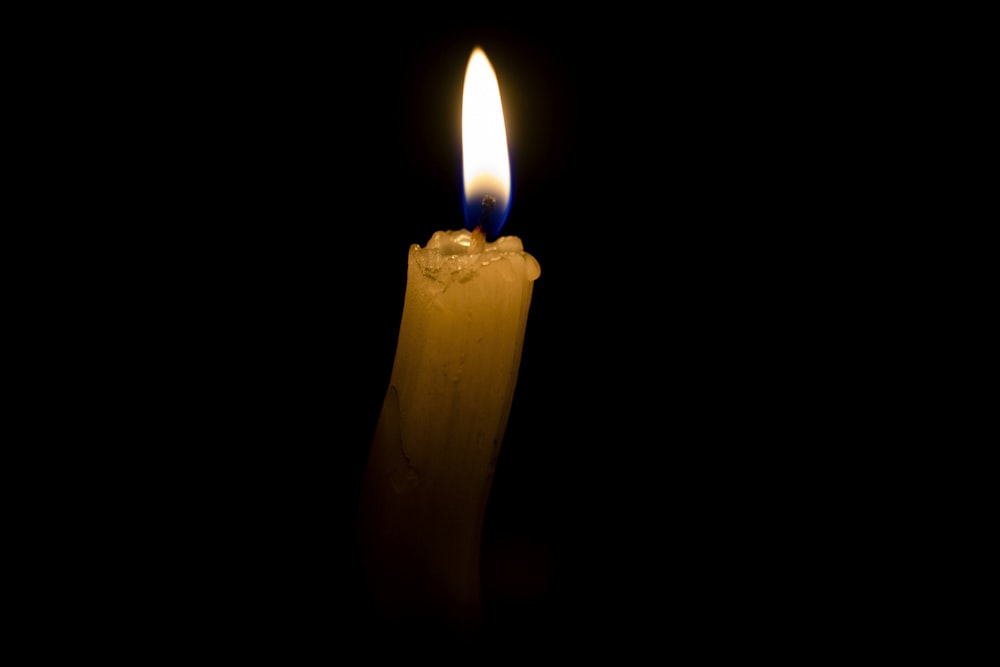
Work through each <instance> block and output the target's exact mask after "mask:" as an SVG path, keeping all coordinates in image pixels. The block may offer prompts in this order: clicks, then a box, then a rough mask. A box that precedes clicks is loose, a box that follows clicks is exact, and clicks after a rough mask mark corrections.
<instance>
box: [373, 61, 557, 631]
mask: <svg viewBox="0 0 1000 667" xmlns="http://www.w3.org/2000/svg"><path fill="white" fill-rule="evenodd" d="M462 151H463V153H462V155H463V199H464V201H465V221H466V222H465V228H463V229H455V230H451V231H438V232H435V233H434V234H433V236H432V237H431V238H430V240H429V241H428V242H427V244H426V246H425V247H420V246H419V245H417V244H414V245H411V246H410V249H409V257H408V268H407V279H406V293H405V297H404V302H403V315H402V321H401V323H400V329H399V338H398V342H397V347H396V355H395V360H394V362H393V367H392V374H391V378H390V382H389V387H388V389H387V391H386V394H385V400H384V403H383V406H382V410H381V413H380V415H379V419H378V423H377V425H376V428H375V435H374V438H373V440H372V443H371V449H370V452H369V459H368V465H367V468H366V471H365V478H364V482H363V490H362V497H361V523H360V527H361V543H362V547H363V552H362V556H363V558H364V562H365V566H366V572H367V575H368V578H369V583H370V585H371V586H370V592H371V599H372V602H373V606H374V611H375V612H376V613H377V614H379V615H381V616H384V617H385V618H389V619H397V620H404V619H406V620H411V619H419V620H421V621H424V622H429V623H435V624H437V623H443V624H446V626H447V627H449V628H459V629H472V628H475V627H477V626H478V625H479V623H480V622H481V598H480V587H479V582H480V579H479V553H480V540H481V537H482V527H483V519H484V513H485V509H486V503H487V499H488V496H489V490H490V485H491V483H492V479H493V472H494V469H495V466H496V462H497V456H498V454H499V451H500V446H501V443H502V441H503V436H504V430H505V428H506V424H507V417H508V414H509V411H510V407H511V401H512V399H513V396H514V388H515V385H516V382H517V374H518V367H519V364H520V359H521V348H522V344H523V340H524V334H525V326H526V322H527V317H528V308H529V304H530V301H531V293H532V287H533V283H534V281H535V279H536V278H538V276H539V275H540V267H539V265H538V262H537V261H536V260H535V258H534V257H532V256H531V255H530V254H528V253H527V252H525V251H524V249H523V247H522V244H521V241H520V239H518V238H517V237H514V236H498V233H499V231H500V228H501V227H502V225H503V223H504V222H505V220H506V218H507V213H508V211H509V208H510V198H511V197H510V195H511V188H510V166H509V160H508V155H507V139H506V128H505V125H504V118H503V107H502V104H501V100H500V90H499V84H498V81H497V78H496V74H495V72H494V70H493V67H492V65H491V64H490V62H489V60H488V59H487V57H486V54H485V52H483V50H482V49H481V48H479V47H476V48H475V49H474V50H473V52H472V55H471V56H470V58H469V61H468V65H467V67H466V73H465V84H464V91H463V99H462Z"/></svg>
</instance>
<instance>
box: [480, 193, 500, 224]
mask: <svg viewBox="0 0 1000 667" xmlns="http://www.w3.org/2000/svg"><path fill="white" fill-rule="evenodd" d="M496 203H497V198H496V197H494V196H493V195H483V210H482V212H480V214H479V227H486V226H487V223H489V221H490V215H491V214H492V213H493V206H494V205H495V204H496Z"/></svg>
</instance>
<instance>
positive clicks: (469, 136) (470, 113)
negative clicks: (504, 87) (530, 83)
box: [462, 46, 510, 239]
mask: <svg viewBox="0 0 1000 667" xmlns="http://www.w3.org/2000/svg"><path fill="white" fill-rule="evenodd" d="M462 166H463V177H464V178H463V188H464V193H465V220H466V227H468V228H469V229H474V228H475V227H477V226H478V225H480V224H482V226H483V231H484V232H485V233H486V236H487V237H488V238H491V239H492V238H493V237H495V236H496V235H497V233H498V232H499V231H500V227H502V226H503V223H504V222H505V221H506V220H507V211H508V210H509V208H510V161H509V159H508V157H507V128H506V125H505V124H504V120H503V105H502V104H501V103H500V84H499V83H498V82H497V76H496V72H494V71H493V65H491V64H490V61H489V59H488V58H487V57H486V53H485V52H484V51H483V50H482V49H481V48H480V47H478V46H477V47H476V48H475V49H473V51H472V55H471V56H470V57H469V64H468V66H467V67H466V70H465V88H464V90H463V94H462ZM484 198H489V199H488V201H490V202H491V204H490V205H488V206H487V207H485V208H484V206H483V200H484ZM493 200H495V203H492V201H493Z"/></svg>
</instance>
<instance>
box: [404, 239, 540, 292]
mask: <svg viewBox="0 0 1000 667" xmlns="http://www.w3.org/2000/svg"><path fill="white" fill-rule="evenodd" d="M511 255H519V256H522V257H523V258H524V259H525V260H526V262H527V264H528V266H529V269H528V276H527V277H528V279H529V280H534V279H536V278H537V277H538V276H539V275H540V274H541V267H540V266H539V265H538V261H537V260H536V259H535V258H534V257H532V256H531V255H530V254H528V253H526V252H525V251H524V246H523V245H522V244H521V239H519V238H518V237H516V236H501V237H499V238H497V239H496V240H495V241H485V240H484V239H483V237H482V234H481V233H477V232H476V231H468V230H465V229H457V230H451V231H439V232H434V235H433V236H431V239H430V241H428V242H427V245H426V246H425V247H423V248H421V247H420V246H419V245H418V244H416V243H414V244H413V245H412V246H410V258H411V261H415V262H417V264H418V265H419V266H420V268H421V269H422V270H423V271H424V273H427V274H432V275H433V274H437V273H439V272H440V271H442V270H444V271H447V272H450V273H460V274H462V275H461V276H459V277H460V278H468V277H471V276H472V275H473V274H474V273H475V272H476V271H477V270H478V269H479V267H481V266H489V265H490V264H492V263H493V262H496V261H499V260H502V259H505V258H508V257H510V256H511Z"/></svg>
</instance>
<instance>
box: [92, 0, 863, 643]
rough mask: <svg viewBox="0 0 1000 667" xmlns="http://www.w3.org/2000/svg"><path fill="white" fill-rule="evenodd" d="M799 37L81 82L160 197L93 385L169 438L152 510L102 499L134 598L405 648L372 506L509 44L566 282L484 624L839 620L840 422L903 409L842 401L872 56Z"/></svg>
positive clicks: (125, 259) (218, 22)
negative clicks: (405, 374) (469, 138)
mask: <svg viewBox="0 0 1000 667" xmlns="http://www.w3.org/2000/svg"><path fill="white" fill-rule="evenodd" d="M441 13H443V12H437V14H441ZM780 18H782V17H778V16H770V15H766V14H761V13H759V12H756V11H754V12H747V13H736V14H734V13H723V12H721V11H720V12H716V11H715V10H709V9H706V10H701V11H694V10H674V9H664V10H662V11H660V12H658V13H657V14H656V15H644V14H642V13H635V14H631V13H626V12H624V11H619V12H616V13H614V14H612V15H609V14H607V13H592V14H590V13H574V14H570V15H559V16H553V17H549V18H545V19H543V18H541V17H540V16H538V15H536V14H535V13H534V12H518V11H509V12H504V11H503V10H502V9H498V10H496V11H494V10H492V9H491V10H489V11H487V10H480V11H472V12H468V13H466V12H459V16H458V17H457V18H456V17H453V18H443V17H441V16H439V15H435V13H434V12H431V13H428V14H426V15H425V14H422V13H417V14H413V15H409V14H406V13H403V14H400V13H397V12H396V11H394V10H386V12H385V15H384V16H382V15H380V16H377V17H366V18H359V15H350V16H348V15H347V14H344V15H340V14H338V13H337V12H333V11H322V12H320V11H317V12H304V13H303V14H301V15H300V14H295V13H293V12H291V11H283V12H281V13H280V15H275V14H271V13H267V12H263V13H260V14H257V15H248V14H245V13H244V14H240V15H238V16H236V15H220V14H214V15H212V16H197V17H195V16H183V17H178V16H172V17H163V20H162V22H161V21H151V22H150V23H148V24H146V23H144V24H143V26H142V27H141V29H140V28H138V27H137V28H136V30H135V31H134V32H133V33H132V34H131V37H127V38H124V39H125V41H126V42H127V44H121V43H118V45H119V46H120V47H121V48H117V49H111V50H109V52H108V53H107V55H106V59H107V60H106V63H114V66H113V68H112V70H111V71H112V74H111V75H110V76H108V75H107V74H106V73H101V72H102V68H101V66H100V65H101V63H96V64H94V65H93V66H92V67H89V66H84V67H83V68H82V70H83V71H82V72H81V74H82V75H88V74H89V75H91V76H92V77H93V78H94V79H95V80H106V81H107V82H108V84H107V85H108V87H109V88H110V89H112V90H113V92H114V94H115V99H118V100H120V101H121V102H120V104H117V105H108V106H104V105H101V106H99V111H97V112H96V115H97V116H99V117H100V118H101V121H102V122H101V125H100V127H102V128H108V129H107V133H108V134H110V135H114V136H115V138H116V141H115V143H114V147H113V148H108V147H107V146H105V145H104V144H103V143H102V141H101V138H100V136H99V135H96V136H92V137H91V139H90V142H92V143H93V145H94V146H99V147H101V148H102V150H104V151H105V152H106V153H107V154H108V157H109V158H110V160H111V161H112V162H114V163H115V168H114V169H113V170H109V171H112V172H113V173H114V175H115V180H114V181H113V182H109V183H106V184H105V185H104V187H105V188H108V189H115V190H116V191H122V192H127V193H128V195H129V196H128V197H127V201H129V202H132V203H134V204H135V206H134V207H130V206H128V205H125V206H122V207H121V210H116V211H114V213H116V214H118V213H121V214H123V215H121V217H122V218H123V219H131V218H132V217H133V216H134V214H135V213H136V212H138V211H149V212H150V215H149V219H150V221H151V222H150V224H149V225H148V226H143V227H142V228H139V229H137V228H135V227H132V226H129V227H126V228H125V229H126V233H125V237H124V238H125V240H126V242H127V243H128V245H127V246H126V250H125V251H123V252H122V253H121V254H120V255H118V256H117V258H116V261H117V262H121V263H123V264H125V265H127V268H128V271H129V272H128V273H127V274H126V275H134V276H137V277H141V279H138V280H136V281H131V280H126V281H121V280H119V279H118V277H120V276H121V273H113V274H111V275H109V284H111V283H113V284H114V285H115V290H116V294H118V295H120V296H121V297H122V298H121V300H120V301H121V304H124V305H123V306H120V307H119V309H118V315H119V316H120V315H121V314H122V313H124V314H125V325H123V327H122V328H121V329H119V330H117V332H116V333H115V335H114V336H112V339H113V342H112V347H114V346H120V347H119V348H117V349H116V351H115V352H114V356H115V358H117V359H122V363H121V365H120V366H121V367H120V370H119V367H118V366H117V365H116V366H115V371H114V372H111V371H109V370H108V368H107V367H105V366H102V365H100V364H99V363H98V362H97V361H95V362H94V364H95V367H96V368H101V369H102V372H103V373H104V374H105V375H108V374H110V380H111V381H112V384H114V386H115V389H114V391H113V392H112V393H111V394H110V395H112V396H114V400H113V401H111V400H108V401H105V402H104V408H103V410H102V411H101V412H100V414H106V411H109V410H111V407H112V406H113V407H114V412H115V413H116V414H118V413H123V414H127V415H128V416H129V420H128V422H129V423H134V424H135V428H134V430H132V431H130V430H129V429H128V428H125V429H123V432H124V433H125V434H126V435H127V434H128V433H133V434H139V433H141V434H144V436H145V435H146V434H150V433H152V435H150V436H149V437H148V438H147V437H144V438H143V439H142V440H143V442H142V443H137V445H136V447H137V449H132V450H131V451H133V452H134V453H133V454H131V456H132V457H134V458H133V459H132V471H133V472H131V473H129V474H128V475H127V481H125V482H124V484H125V485H126V486H127V487H128V488H129V489H130V492H129V493H128V494H126V495H124V496H122V497H125V498H129V497H141V498H143V499H146V498H148V499H149V502H148V503H146V502H138V503H131V502H124V503H118V502H114V501H109V502H112V504H114V505H115V507H117V508H118V510H117V511H119V512H122V514H123V516H127V517H128V518H129V520H128V521H127V522H124V524H125V525H127V526H128V528H127V530H124V532H125V533H126V534H127V535H129V536H130V537H129V539H130V540H131V539H132V538H131V536H133V535H135V537H136V543H137V544H139V545H141V546H134V547H133V548H132V549H133V552H134V553H135V554H137V555H135V557H134V558H132V559H123V562H124V561H125V560H127V561H128V562H129V563H132V565H130V566H129V568H134V569H135V570H136V571H137V573H138V574H139V575H140V576H138V578H137V579H136V581H138V582H140V583H137V584H135V586H137V588H135V589H132V590H130V592H128V593H127V594H123V595H124V597H125V598H126V599H127V600H128V601H129V603H128V604H125V605H124V606H126V607H128V605H129V604H136V605H146V604H149V603H150V602H151V601H152V602H153V603H154V604H158V602H159V601H162V602H163V606H164V607H167V606H170V605H173V604H176V603H180V604H181V605H182V607H183V608H185V609H186V611H185V612H183V614H184V615H183V620H178V619H176V618H175V619H174V621H173V623H175V624H176V626H173V625H172V626H171V627H176V628H178V632H179V633H180V634H181V635H183V636H190V635H191V633H194V634H195V635H198V636H207V637H216V638H218V639H219V640H220V642H235V643H241V645H248V644H247V642H250V643H251V644H253V643H254V642H256V643H259V644H260V646H261V647H262V648H263V647H265V646H266V647H269V648H275V649H279V650H282V647H287V646H293V645H294V646H298V647H302V646H307V647H311V648H315V649H317V650H319V651H327V652H330V653H334V652H336V651H337V650H339V647H341V646H345V645H350V644H351V643H352V642H353V640H355V639H357V638H358V637H366V636H367V634H366V633H367V632H368V631H371V630H374V629H376V628H373V627H371V625H370V623H369V622H370V620H371V619H370V618H369V617H368V615H367V614H366V609H365V604H364V600H363V597H364V596H363V591H362V589H361V587H360V579H359V577H360V573H359V571H358V567H357V565H358V564H357V562H356V559H355V554H354V550H353V549H354V541H353V540H354V527H355V526H354V521H355V516H356V514H355V513H356V509H357V508H356V503H357V499H358V492H359V490H360V483H361V479H362V476H363V473H364V465H365V461H366V457H367V453H368V447H369V445H370V442H371V438H372V435H373V432H374V426H375V422H376V420H377V417H378V413H379V410H380V408H381V404H382V398H383V394H384V392H385V390H386V387H387V386H388V381H389V377H390V373H391V368H392V361H393V357H394V352H395V343H396V336H397V333H398V326H399V322H400V317H401V314H402V305H403V295H404V290H405V284H406V259H407V252H408V248H409V246H410V244H413V243H418V244H421V245H423V244H425V243H426V242H427V240H428V239H429V238H430V236H431V235H432V234H433V232H434V231H436V230H439V229H456V228H458V227H460V226H461V225H462V224H463V217H462V206H461V200H460V187H461V184H460V178H461V141H460V108H461V106H460V105H461V91H462V82H463V76H464V69H465V65H466V61H467V59H468V56H469V54H470V53H471V50H472V48H473V47H474V46H476V45H480V46H482V47H483V48H484V49H485V51H486V53H487V55H488V56H489V58H490V59H491V61H492V64H493V66H494V68H495V70H496V72H497V76H498V79H499V84H500V90H501V96H502V99H503V103H504V112H505V117H506V123H507V132H508V144H509V147H510V156H511V166H512V176H513V196H512V204H511V210H510V215H509V218H508V220H507V222H506V225H505V227H504V229H503V233H504V234H510V235H515V236H518V237H520V238H521V240H522V242H523V244H524V247H525V249H526V250H527V251H528V252H530V253H531V254H532V255H534V256H535V257H536V259H537V260H538V262H539V264H540V265H541V276H540V278H539V279H538V280H537V281H536V283H535V287H534V295H533V300H532V305H531V310H530V314H529V318H528V323H527V331H526V336H525V342H524V350H523V358H522V364H521V369H520V375H519V379H518V386H517V391H516V393H515V397H514V402H513V406H512V410H511V413H510V419H509V423H508V427H507V432H506V437H505V440H504V443H503V446H502V449H501V453H500V458H499V462H498V465H497V469H496V476H495V479H494V483H493V488H492V493H491V497H490V502H489V506H488V510H487V515H486V523H485V528H484V538H483V585H484V596H485V605H486V607H485V609H486V632H487V633H490V636H493V637H504V638H506V639H505V641H508V642H510V641H520V640H524V641H529V640H531V641H534V640H542V641H544V640H552V642H553V645H555V644H557V643H559V642H571V643H572V642H575V643H576V644H578V645H579V644H580V642H583V641H584V639H586V641H588V642H593V643H595V644H599V645H601V646H618V645H620V644H623V643H624V644H627V643H629V642H635V641H640V642H641V643H645V641H652V642H653V643H654V644H659V643H661V642H663V643H667V644H671V643H674V644H678V645H679V644H685V645H689V646H690V645H696V644H698V643H699V642H701V641H705V642H708V645H712V646H717V647H719V648H724V647H731V646H733V645H735V644H738V645H748V644H753V643H761V644H767V645H770V644H772V643H780V642H782V641H783V638H786V637H787V636H788V635H789V634H790V633H791V634H794V635H796V636H798V637H809V636H812V635H813V634H814V633H815V634H822V633H824V632H827V631H828V630H829V627H830V626H829V625H828V624H824V623H823V622H819V621H816V620H815V619H816V615H817V614H823V615H825V614H826V611H825V610H827V609H828V608H832V606H833V601H834V600H837V599H842V598H843V597H844V595H846V594H845V593H844V590H849V589H850V586H851V578H850V572H851V571H852V570H851V565H850V563H851V562H853V561H852V558H854V557H855V556H856V554H854V553H853V552H850V550H848V549H846V548H845V547H844V545H843V544H842V543H840V542H838V541H837V540H831V539H830V538H829V535H831V534H832V533H831V531H836V530H837V529H838V524H837V521H835V520H834V519H833V518H832V517H833V516H834V515H835V514H836V513H837V512H842V511H843V508H844V507H845V506H847V505H849V504H850V503H852V502H853V500H852V498H855V497H857V494H858V493H860V491H859V489H860V488H862V487H864V486H865V484H866V483H867V480H866V479H865V478H864V476H862V478H861V479H860V480H859V478H857V477H852V478H851V480H852V481H851V482H850V483H848V484H847V488H845V487H843V486H840V485H839V484H840V482H839V481H838V480H840V479H841V473H842V472H843V471H844V468H845V466H846V465H847V464H845V463H844V460H845V459H849V458H850V457H851V455H852V454H853V453H854V452H853V451H852V450H851V447H853V446H856V445H852V444H851V443H852V442H853V441H852V440H851V439H850V438H845V434H848V433H850V432H851V429H853V428H855V425H856V424H857V423H858V420H859V419H860V417H859V416H858V415H859V413H864V412H865V411H870V410H874V409H875V408H874V407H873V405H872V404H871V403H869V402H866V401H865V400H862V399H859V398H858V397H857V396H856V395H855V394H852V393H849V392H848V393H845V392H843V391H842V390H841V389H840V385H839V383H840V381H842V380H843V379H844V378H845V377H850V375H851V369H852V366H853V364H854V363H856V362H855V359H854V357H853V356H852V354H853V350H854V345H855V342H854V341H856V340H857V338H858V337H859V336H861V335H863V334H864V331H862V330H859V329H856V328H854V325H852V324H847V323H845V321H844V320H842V319H840V318H838V317H836V316H835V314H836V312H837V311H838V309H840V308H842V305H841V304H839V303H838V302H837V299H836V298H835V297H834V296H833V294H834V293H835V291H836V290H837V289H839V288H842V287H843V285H845V284H848V283H850V281H851V280H853V274H852V265H851V261H856V260H844V262H846V264H845V263H844V262H842V261H841V260H842V257H841V256H840V255H839V253H838V250H839V249H840V248H841V247H843V245H844V243H845V242H844V238H845V237H848V236H850V235H851V234H853V233H854V232H855V231H856V230H855V229H854V228H852V226H851V225H852V223H851V221H850V217H849V216H847V215H845V214H849V213H850V212H851V211H852V210H853V208H854V205H855V203H854V200H853V198H854V195H853V194H851V195H850V196H848V193H852V192H855V191H856V190H857V189H858V188H862V189H863V188H864V187H865V183H866V181H865V179H864V178H863V177H862V176H861V175H859V174H858V173H857V172H856V171H848V170H845V169H843V168H842V167H841V166H840V165H841V159H842V158H843V157H845V156H850V155H851V154H852V152H853V147H854V143H855V142H856V140H857V139H856V131H857V130H858V129H859V121H857V119H856V118H857V114H859V113H861V110H862V109H863V108H866V107H864V104H862V103H861V102H859V101H858V100H857V99H856V98H855V97H854V96H848V95H844V94H842V93H843V89H844V87H845V83H844V81H843V78H844V77H845V76H846V74H845V71H847V72H849V71H852V70H853V69H854V65H853V64H852V62H853V57H854V55H853V54H854V53H855V52H856V49H858V48H860V47H859V43H860V42H859V41H856V42H855V43H853V44H851V43H845V42H844V41H843V40H842V39H840V37H839V33H838V32H837V31H836V30H835V29H834V28H832V27H831V23H830V22H829V21H828V20H827V19H826V18H824V17H820V16H815V15H810V16H801V17H795V18H794V20H793V23H792V25H793V26H794V29H790V28H789V27H788V26H789V24H788V22H787V20H788V17H787V16H785V17H783V18H784V19H785V20H784V21H781V20H779V19H780ZM854 39H855V40H860V41H863V40H864V39H865V37H864V34H863V31H862V34H861V35H860V36H859V35H858V34H855V37H854ZM129 55H134V56H135V58H134V59H130V58H129V57H128V56H129ZM106 63H105V64H106ZM867 82H868V80H867V79H866V80H864V81H862V83H860V84H858V83H857V82H855V83H852V84H851V86H857V85H861V86H865V85H869V84H868V83H867ZM88 99H89V98H84V99H80V100H77V103H79V104H81V105H84V106H86V104H87V101H88ZM873 159H874V160H875V161H876V162H877V160H878V155H877V151H876V155H875V156H874V158H873ZM150 163H153V164H152V165H151V164H150ZM112 238H113V239H114V241H115V242H116V243H119V242H121V238H122V237H121V236H120V235H118V234H117V233H116V234H109V241H110V240H111V239H112ZM831 267H832V268H833V270H832V271H827V270H825V269H828V268H831ZM123 282H124V283H125V284H124V285H123V284H122V283H123ZM89 418H90V419H95V417H94V416H93V415H91V416H90V417H89ZM110 458H113V457H109V460H110ZM135 470H141V471H142V473H141V474H138V473H136V472H135ZM119 483H122V482H121V480H119ZM133 487H134V488H133ZM122 504H124V506H125V509H121V505H122ZM132 513H135V516H133V515H132ZM838 521H839V520H838ZM116 525H117V524H116ZM139 535H142V537H141V539H140V538H139V537H138V536H139ZM831 554H834V555H833V556H831ZM831 558H832V559H833V560H831ZM115 562H118V561H115ZM136 562H138V563H140V564H139V565H135V564H134V563H136ZM831 562H833V563H835V564H836V565H835V566H831ZM154 564H155V565H154ZM123 567H125V566H124V565H123ZM153 573H155V577H153V576H152V574H153ZM151 579H152V580H154V581H155V583H152V582H151ZM143 582H146V583H143ZM838 591H839V592H838ZM719 633H722V634H724V635H725V637H726V640H725V642H722V643H718V642H717V640H718V636H719ZM713 642H715V643H713ZM220 645H222V644H220ZM782 645H783V644H782Z"/></svg>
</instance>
